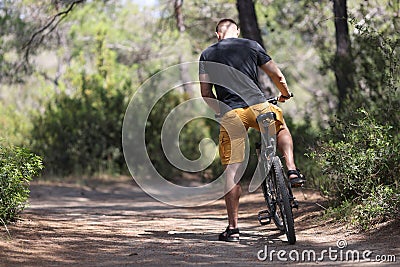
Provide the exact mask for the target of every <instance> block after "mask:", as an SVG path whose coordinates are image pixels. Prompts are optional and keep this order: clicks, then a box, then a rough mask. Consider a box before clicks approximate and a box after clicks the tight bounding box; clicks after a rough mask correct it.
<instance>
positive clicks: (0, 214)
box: [0, 144, 43, 224]
mask: <svg viewBox="0 0 400 267" xmlns="http://www.w3.org/2000/svg"><path fill="white" fill-rule="evenodd" d="M42 168H43V165H42V160H41V158H40V157H38V156H36V155H34V154H32V153H31V152H30V151H28V150H27V149H24V148H19V147H12V146H11V147H9V146H4V145H2V144H0V221H1V222H2V223H4V224H5V223H7V222H10V221H12V220H14V219H15V217H16V216H17V215H18V213H20V212H21V211H22V210H23V209H24V208H25V206H26V204H27V199H28V197H29V182H30V181H31V180H32V178H33V177H34V176H35V175H37V174H38V173H39V171H40V170H41V169H42Z"/></svg>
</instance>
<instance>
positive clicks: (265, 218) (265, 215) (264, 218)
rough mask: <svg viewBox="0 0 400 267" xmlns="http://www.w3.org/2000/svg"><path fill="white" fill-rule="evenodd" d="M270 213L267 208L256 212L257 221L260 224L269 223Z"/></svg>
mask: <svg viewBox="0 0 400 267" xmlns="http://www.w3.org/2000/svg"><path fill="white" fill-rule="evenodd" d="M271 217H272V216H271V214H270V213H269V211H268V210H263V211H260V212H259V213H258V221H259V222H260V224H261V225H267V224H270V223H271Z"/></svg>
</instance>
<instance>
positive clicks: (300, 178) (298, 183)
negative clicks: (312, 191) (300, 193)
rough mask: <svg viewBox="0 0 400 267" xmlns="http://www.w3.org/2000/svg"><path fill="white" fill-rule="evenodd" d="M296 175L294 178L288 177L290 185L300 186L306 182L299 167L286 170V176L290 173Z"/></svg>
mask: <svg viewBox="0 0 400 267" xmlns="http://www.w3.org/2000/svg"><path fill="white" fill-rule="evenodd" d="M293 174H295V175H297V177H296V178H289V180H290V185H291V186H292V187H302V186H303V185H304V183H305V182H306V178H305V177H304V175H303V174H302V173H300V170H299V169H296V170H289V171H288V172H287V175H288V177H290V175H293Z"/></svg>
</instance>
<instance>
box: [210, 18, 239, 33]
mask: <svg viewBox="0 0 400 267" xmlns="http://www.w3.org/2000/svg"><path fill="white" fill-rule="evenodd" d="M226 22H229V23H232V24H235V25H236V27H237V28H238V29H239V26H238V24H237V23H236V21H234V20H233V19H221V20H220V21H218V23H217V26H216V27H215V32H218V31H219V25H221V24H224V23H226Z"/></svg>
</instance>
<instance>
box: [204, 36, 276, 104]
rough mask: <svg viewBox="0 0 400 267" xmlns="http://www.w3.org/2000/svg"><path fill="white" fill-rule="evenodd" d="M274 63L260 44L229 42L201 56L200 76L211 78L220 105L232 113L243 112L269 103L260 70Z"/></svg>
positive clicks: (246, 41)
mask: <svg viewBox="0 0 400 267" xmlns="http://www.w3.org/2000/svg"><path fill="white" fill-rule="evenodd" d="M270 60H271V57H270V56H268V55H267V53H266V52H265V50H264V49H263V48H262V47H261V46H260V45H259V44H258V43H257V42H256V41H252V40H248V39H242V38H227V39H223V40H221V41H219V42H218V43H215V44H213V45H211V46H210V47H208V48H207V49H206V50H204V51H203V52H202V53H201V56H200V63H199V73H200V74H208V76H209V78H210V82H211V83H212V84H213V85H214V86H215V91H216V94H217V99H218V100H219V101H221V102H223V103H225V104H226V105H228V106H229V107H230V108H232V109H235V108H242V107H247V106H250V105H255V104H258V103H262V102H265V101H266V99H265V96H264V94H263V93H262V91H261V89H260V86H259V83H258V74H257V73H258V69H257V67H258V66H261V65H263V64H265V63H267V62H268V61H270Z"/></svg>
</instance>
